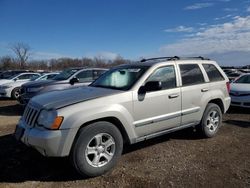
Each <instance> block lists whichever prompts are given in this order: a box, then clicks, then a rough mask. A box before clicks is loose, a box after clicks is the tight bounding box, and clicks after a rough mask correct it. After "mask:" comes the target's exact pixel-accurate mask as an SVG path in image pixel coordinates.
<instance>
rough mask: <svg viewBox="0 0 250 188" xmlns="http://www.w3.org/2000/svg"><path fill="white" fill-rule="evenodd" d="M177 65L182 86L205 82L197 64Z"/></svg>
mask: <svg viewBox="0 0 250 188" xmlns="http://www.w3.org/2000/svg"><path fill="white" fill-rule="evenodd" d="M179 66H180V71H181V78H182V86H188V85H196V84H201V83H204V82H205V80H204V77H203V74H202V72H201V69H200V67H199V65H197V64H185V65H184V64H181V65H179Z"/></svg>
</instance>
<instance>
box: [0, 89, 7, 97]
mask: <svg viewBox="0 0 250 188" xmlns="http://www.w3.org/2000/svg"><path fill="white" fill-rule="evenodd" d="M0 97H7V92H6V91H5V90H4V89H0Z"/></svg>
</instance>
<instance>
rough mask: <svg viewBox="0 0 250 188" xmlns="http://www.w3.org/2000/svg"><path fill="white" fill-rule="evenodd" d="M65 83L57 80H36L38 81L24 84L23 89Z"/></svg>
mask: <svg viewBox="0 0 250 188" xmlns="http://www.w3.org/2000/svg"><path fill="white" fill-rule="evenodd" d="M59 83H65V81H63V82H62V81H57V80H38V81H31V82H28V83H26V84H23V87H42V86H47V85H53V84H59Z"/></svg>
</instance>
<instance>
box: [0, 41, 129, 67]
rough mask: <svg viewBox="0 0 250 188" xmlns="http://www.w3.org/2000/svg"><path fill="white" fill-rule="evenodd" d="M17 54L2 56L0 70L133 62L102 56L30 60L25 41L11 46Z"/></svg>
mask: <svg viewBox="0 0 250 188" xmlns="http://www.w3.org/2000/svg"><path fill="white" fill-rule="evenodd" d="M9 49H10V50H12V52H13V53H14V54H15V56H14V57H13V56H3V57H0V70H17V69H29V70H46V71H59V70H64V69H66V68H70V67H101V68H110V67H113V66H116V65H120V64H126V63H131V61H130V60H127V59H123V58H122V57H117V58H116V59H114V60H107V59H103V58H100V57H94V58H86V57H83V58H58V59H50V60H30V57H31V52H30V51H31V48H30V47H29V45H27V44H25V43H16V44H13V45H11V46H10V48H9Z"/></svg>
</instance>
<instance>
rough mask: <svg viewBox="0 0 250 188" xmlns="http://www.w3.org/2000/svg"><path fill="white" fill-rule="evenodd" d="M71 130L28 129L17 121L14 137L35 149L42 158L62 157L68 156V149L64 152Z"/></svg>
mask: <svg viewBox="0 0 250 188" xmlns="http://www.w3.org/2000/svg"><path fill="white" fill-rule="evenodd" d="M70 130H71V129H66V130H47V129H45V128H35V127H33V128H30V127H27V125H26V124H25V123H24V122H23V121H22V119H21V120H20V121H19V123H18V125H17V127H16V131H15V137H16V138H17V139H18V140H20V141H21V142H23V143H24V144H25V145H27V146H29V147H33V148H35V149H36V150H37V151H39V152H40V153H41V154H42V155H44V156H51V157H62V156H67V155H68V154H69V150H70V149H69V148H66V149H67V150H65V147H64V146H65V143H66V142H67V136H68V134H69V132H70Z"/></svg>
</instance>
